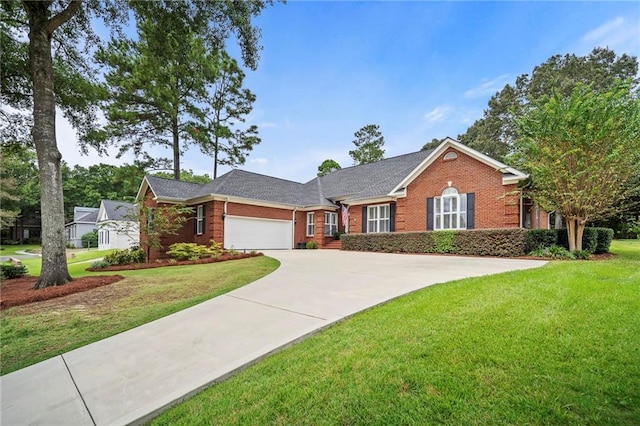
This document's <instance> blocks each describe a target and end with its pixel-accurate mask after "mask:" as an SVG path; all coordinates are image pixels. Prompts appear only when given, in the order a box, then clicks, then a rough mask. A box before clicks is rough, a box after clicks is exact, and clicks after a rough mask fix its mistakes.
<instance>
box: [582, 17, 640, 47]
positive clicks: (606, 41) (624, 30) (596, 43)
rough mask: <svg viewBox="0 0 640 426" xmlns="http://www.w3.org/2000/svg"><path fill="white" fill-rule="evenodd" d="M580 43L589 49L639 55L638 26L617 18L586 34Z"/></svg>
mask: <svg viewBox="0 0 640 426" xmlns="http://www.w3.org/2000/svg"><path fill="white" fill-rule="evenodd" d="M580 41H581V42H582V43H584V44H586V45H588V46H587V47H589V48H593V47H608V48H610V49H613V50H615V51H616V53H618V54H621V53H628V54H632V55H638V54H639V53H640V26H639V25H637V23H634V22H630V21H629V20H627V19H625V18H623V17H622V16H618V17H616V18H614V19H611V20H609V21H607V22H605V23H604V24H602V25H600V26H599V27H597V28H595V29H593V30H591V31H589V32H587V33H586V34H585V35H583V36H582V37H581V39H580Z"/></svg>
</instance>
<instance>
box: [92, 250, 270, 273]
mask: <svg viewBox="0 0 640 426" xmlns="http://www.w3.org/2000/svg"><path fill="white" fill-rule="evenodd" d="M256 256H263V254H262V253H236V254H223V255H221V256H218V257H205V258H202V259H198V260H178V261H176V260H173V259H159V260H157V261H156V262H154V263H132V264H128V265H111V266H106V267H104V268H87V271H91V272H102V271H134V270H138V269H151V268H164V267H165V266H185V265H201V264H206V263H217V262H226V261H229V260H238V259H246V258H249V257H256Z"/></svg>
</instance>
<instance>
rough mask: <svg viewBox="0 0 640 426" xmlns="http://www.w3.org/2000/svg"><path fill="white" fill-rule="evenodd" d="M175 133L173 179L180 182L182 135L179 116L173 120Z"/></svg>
mask: <svg viewBox="0 0 640 426" xmlns="http://www.w3.org/2000/svg"><path fill="white" fill-rule="evenodd" d="M171 130H172V133H173V178H174V179H175V180H180V134H179V129H178V116H177V115H176V116H175V117H173V118H172V119H171Z"/></svg>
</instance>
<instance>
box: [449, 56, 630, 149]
mask: <svg viewBox="0 0 640 426" xmlns="http://www.w3.org/2000/svg"><path fill="white" fill-rule="evenodd" d="M637 73H638V60H637V58H636V57H634V56H628V55H626V54H624V55H622V56H616V54H615V52H614V51H612V50H609V49H606V48H596V49H594V50H593V51H591V53H589V55H587V56H576V55H574V54H571V55H568V54H567V55H564V56H562V55H554V56H552V57H550V58H549V59H547V61H545V62H544V63H543V64H541V65H539V66H537V67H535V68H534V69H533V72H532V73H531V75H528V74H523V75H521V76H519V77H518V78H517V79H516V81H515V84H513V85H511V84H507V85H506V86H505V87H504V88H503V89H502V90H501V91H500V92H498V93H496V94H495V95H493V96H492V97H491V99H489V103H488V106H487V109H485V111H484V114H483V117H482V118H481V119H479V120H476V122H475V123H473V125H472V126H471V127H469V128H468V129H467V131H466V132H465V133H464V134H462V135H458V140H460V142H462V143H464V144H465V145H467V146H469V147H471V148H474V149H476V150H478V151H480V152H482V153H484V154H487V155H489V156H490V157H493V158H496V159H498V160H501V161H508V158H507V157H508V156H509V154H511V153H512V152H513V147H514V142H515V141H516V140H517V139H518V138H519V136H520V133H519V129H518V126H517V124H516V121H517V120H518V119H519V118H520V117H522V115H523V114H524V113H525V112H526V107H527V105H529V104H531V103H536V102H539V101H540V100H541V99H542V98H544V97H545V96H551V95H552V92H553V91H554V90H555V91H556V92H557V93H559V94H561V95H564V96H569V95H570V94H571V92H572V90H573V88H574V87H576V85H578V84H585V85H592V87H593V90H595V91H597V92H603V93H604V92H606V91H608V90H609V89H610V88H611V87H613V85H614V82H615V81H616V80H618V79H621V80H626V79H636V76H637ZM637 83H638V81H637V80H633V85H634V86H636V85H637Z"/></svg>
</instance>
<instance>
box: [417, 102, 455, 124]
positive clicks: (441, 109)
mask: <svg viewBox="0 0 640 426" xmlns="http://www.w3.org/2000/svg"><path fill="white" fill-rule="evenodd" d="M452 111H453V108H451V107H450V106H447V105H441V106H437V107H435V108H434V109H432V110H431V111H429V112H428V113H426V114H425V115H424V119H425V120H426V121H427V122H429V123H440V122H442V121H444V119H445V118H447V117H448V116H449V115H450V114H451V112H452Z"/></svg>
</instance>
